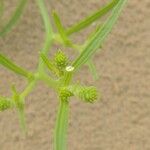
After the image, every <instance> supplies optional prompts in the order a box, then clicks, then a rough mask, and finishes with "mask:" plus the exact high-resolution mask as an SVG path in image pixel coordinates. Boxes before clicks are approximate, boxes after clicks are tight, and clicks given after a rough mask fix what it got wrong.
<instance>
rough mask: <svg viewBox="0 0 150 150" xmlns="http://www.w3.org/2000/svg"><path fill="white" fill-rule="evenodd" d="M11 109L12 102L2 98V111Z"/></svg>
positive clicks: (0, 103)
mask: <svg viewBox="0 0 150 150" xmlns="http://www.w3.org/2000/svg"><path fill="white" fill-rule="evenodd" d="M10 107H11V102H10V101H8V100H6V99H5V98H1V97H0V111H4V110H6V109H8V108H10Z"/></svg>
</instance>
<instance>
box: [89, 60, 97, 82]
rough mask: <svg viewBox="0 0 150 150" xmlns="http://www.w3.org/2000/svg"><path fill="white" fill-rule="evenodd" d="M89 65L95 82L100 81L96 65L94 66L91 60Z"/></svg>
mask: <svg viewBox="0 0 150 150" xmlns="http://www.w3.org/2000/svg"><path fill="white" fill-rule="evenodd" d="M87 65H88V67H89V69H90V72H91V74H92V76H93V79H94V80H98V79H99V75H98V73H97V71H96V67H95V65H94V63H93V62H92V60H91V59H90V60H88V61H87Z"/></svg>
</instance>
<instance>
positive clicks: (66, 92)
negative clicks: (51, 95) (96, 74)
mask: <svg viewBox="0 0 150 150" xmlns="http://www.w3.org/2000/svg"><path fill="white" fill-rule="evenodd" d="M71 96H73V93H72V92H70V91H69V90H68V89H66V88H61V89H60V93H59V97H60V99H61V100H63V101H67V100H68V98H69V97H71Z"/></svg>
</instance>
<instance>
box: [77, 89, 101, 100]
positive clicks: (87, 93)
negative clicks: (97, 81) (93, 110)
mask: <svg viewBox="0 0 150 150" xmlns="http://www.w3.org/2000/svg"><path fill="white" fill-rule="evenodd" d="M79 97H80V98H81V99H83V100H84V101H86V102H90V103H93V102H94V101H95V100H96V99H97V97H98V94H97V90H96V88H95V87H86V88H82V89H81V90H80V92H79Z"/></svg>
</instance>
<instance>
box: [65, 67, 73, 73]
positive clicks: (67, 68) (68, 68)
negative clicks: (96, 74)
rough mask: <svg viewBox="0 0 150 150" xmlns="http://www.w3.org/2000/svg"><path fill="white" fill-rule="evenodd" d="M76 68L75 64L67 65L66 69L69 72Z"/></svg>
mask: <svg viewBox="0 0 150 150" xmlns="http://www.w3.org/2000/svg"><path fill="white" fill-rule="evenodd" d="M73 70H74V67H73V66H67V67H66V71H68V72H71V71H73Z"/></svg>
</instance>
